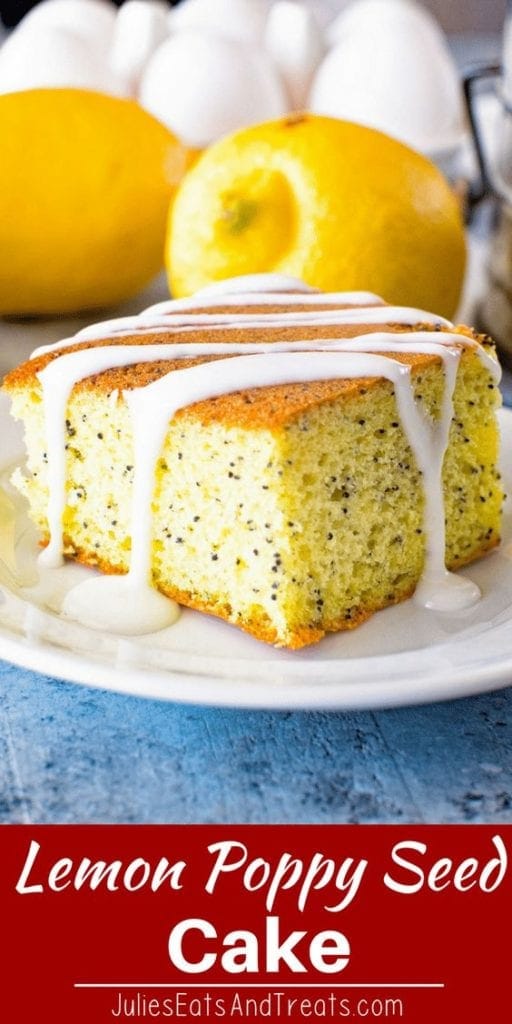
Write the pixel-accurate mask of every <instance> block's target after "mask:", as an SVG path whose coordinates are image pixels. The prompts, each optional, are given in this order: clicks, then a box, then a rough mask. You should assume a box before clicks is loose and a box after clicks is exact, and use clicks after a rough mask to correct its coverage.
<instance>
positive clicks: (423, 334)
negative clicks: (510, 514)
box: [4, 275, 503, 649]
mask: <svg viewBox="0 0 512 1024" xmlns="http://www.w3.org/2000/svg"><path fill="white" fill-rule="evenodd" d="M498 377H499V371H498V364H497V362H496V359H495V355H494V349H493V347H492V344H491V342H490V341H489V339H487V338H483V337H481V336H477V335H475V334H474V333H473V332H472V331H471V330H470V329H468V328H464V327H457V328H454V327H453V326H452V325H451V324H449V323H448V322H447V321H445V320H443V319H442V318H439V317H435V316H434V315H432V314H427V313H425V312H424V311H422V310H412V309H407V308H403V307H392V306H388V305H386V304H385V303H384V302H383V301H382V300H380V299H378V298H377V297H376V296H373V295H370V294H366V293H350V294H348V293H346V294H344V293H336V294H323V293H319V292H317V291H314V290H313V289H309V288H307V287H306V286H303V285H301V283H300V282H295V281H293V280H287V279H283V278H281V277H278V276H275V277H274V276H270V277H267V276H266V275H265V277H261V278H260V277H259V276H256V277H251V278H247V279H241V280H234V281H233V282H225V283H223V286H222V288H221V287H217V288H216V287H212V288H210V289H205V290H204V292H202V293H199V294H198V295H196V296H195V297H193V298H191V299H188V300H178V301H173V302H169V303H165V304H160V305H159V306H156V307H153V308H152V309H151V310H148V311H146V312H145V313H144V314H141V315H140V317H135V318H130V319H128V320H119V321H110V322H107V323H105V324H100V325H97V326H95V327H93V328H88V329H87V330H86V331H84V332H80V333H79V334H78V335H77V336H75V338H73V339H71V340H69V341H67V342H64V343H59V344H58V345H56V346H52V347H49V348H48V349H46V350H39V352H38V353H36V354H35V355H34V357H33V358H32V359H31V360H30V361H28V362H26V363H24V364H23V365H22V366H20V367H18V368H17V369H15V370H13V371H12V372H11V373H10V374H9V375H8V377H7V378H6V380H5V382H4V389H5V390H6V391H7V392H8V393H9V395H10V396H11V399H12V410H13V414H14V415H15V416H16V417H17V418H18V419H20V420H22V421H23V423H24V427H25V437H26V445H27V465H26V469H25V470H24V471H23V472H22V471H17V472H16V474H15V483H16V485H17V486H18V488H19V489H20V491H22V493H23V494H24V495H25V496H26V498H27V499H28V502H29V504H30V512H31V515H32V517H33V519H34V521H35V522H36V524H37V526H38V527H39V529H40V532H41V539H42V544H43V545H48V547H47V551H46V552H45V554H49V555H50V558H51V557H54V558H58V557H59V556H60V554H61V553H63V554H64V555H65V556H66V557H67V558H70V559H75V560H78V561H80V562H82V563H84V564H86V565H89V566H95V567H97V568H99V569H100V570H101V571H102V573H105V574H108V575H109V576H111V575H121V576H122V577H123V581H124V583H125V584H126V587H127V588H128V589H127V591H126V593H128V594H129V596H130V603H131V605H132V610H133V609H135V615H137V614H138V611H140V617H141V622H142V621H143V620H144V612H143V607H142V606H143V601H144V598H145V593H146V590H148V589H152V590H154V591H155V592H156V591H159V592H160V594H163V595H165V596H166V597H168V598H172V599H174V600H175V601H177V602H178V603H179V604H183V605H187V606H189V607H191V608H195V609H199V610H201V611H205V612H209V613H212V614H214V615H218V616H221V617H222V618H224V619H226V620H228V621H229V622H231V623H233V624H235V625H237V626H239V627H241V628H242V629H244V630H246V631H248V632H249V633H251V634H252V635H253V636H255V637H257V638H258V639H260V640H264V641H267V642H270V643H273V644H276V645H278V646H283V647H288V648H291V649H293V648H299V647H302V646H304V645H307V644H310V643H313V642H315V641H317V640H319V639H321V638H322V637H323V636H324V635H325V634H326V633H328V632H335V631H339V630H345V629H351V628H353V627H354V626H357V625H358V624H360V623H362V622H363V621H364V620H365V619H368V617H369V616H371V615H372V614H373V613H374V612H375V611H377V610H379V609H381V608H384V607H385V606H387V605H391V604H394V603H397V602H399V601H402V600H404V599H405V598H408V597H409V596H411V595H412V594H413V593H414V591H415V589H416V590H417V591H418V592H420V591H421V594H422V597H423V599H424V603H425V604H427V605H430V606H432V607H438V608H449V607H452V606H453V605H452V604H450V601H451V600H452V598H450V600H449V601H448V600H446V594H447V592H448V591H450V594H452V593H455V592H456V593H457V594H459V591H460V592H462V591H463V592H464V594H466V590H469V589H470V585H469V581H464V580H462V581H461V580H460V578H459V577H453V576H452V574H451V573H449V572H447V570H446V568H445V566H446V567H447V569H449V570H456V569H458V568H459V567H461V566H463V565H465V564H467V563H469V562H471V561H473V560H474V559H476V558H478V557H480V556H481V555H483V554H484V553H485V552H486V551H489V550H490V549H492V548H493V547H494V546H495V545H496V544H497V543H498V542H499V536H500V516H501V506H502V500H503V494H502V490H501V486H500V480H499V473H498V470H497V455H498V429H497V423H496V408H497V406H498V404H499V389H498V387H497V381H498ZM94 582H95V583H97V582H100V583H101V582H105V581H104V580H94ZM107 582H109V581H107ZM449 582H452V583H453V582H455V583H456V584H461V586H460V587H458V586H455V587H454V588H453V587H450V586H448V583H449ZM463 583H464V584H467V587H466V588H465V587H463V586H462V584H463ZM91 593H92V592H91ZM113 594H114V591H111V595H113ZM443 595H444V596H443ZM112 600H115V599H112ZM139 600H140V602H141V603H140V608H138V604H137V602H138V601H139ZM162 600H163V599H162ZM457 601H458V604H457ZM464 601H465V598H463V599H462V600H461V599H459V598H457V600H456V602H455V606H462V604H464ZM166 603H169V602H166ZM120 631H121V632H122V631H123V630H122V628H121V629H120ZM134 631H136V630H134ZM141 631H144V629H143V627H142V626H141Z"/></svg>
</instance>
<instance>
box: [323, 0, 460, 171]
mask: <svg viewBox="0 0 512 1024" xmlns="http://www.w3.org/2000/svg"><path fill="white" fill-rule="evenodd" d="M331 36H332V37H333V38H335V39H336V40H337V42H336V43H335V46H334V48H333V49H332V50H330V52H329V53H328V54H327V56H326V58H325V60H324V61H323V63H322V64H321V66H320V69H319V71H318V73H317V75H316V77H315V80H314V82H313V87H312V90H311V94H310V104H309V105H310V109H311V110H313V111H315V112H316V113H320V114H328V115H331V116H334V117H340V118H345V119H347V120H349V121H357V122H358V123H360V124H365V125H368V126H369V127H372V128H378V129H380V130H381V131H384V132H386V133H387V134H389V135H392V136H394V137H395V138H397V139H399V140H400V141H402V142H405V143H407V144H408V145H410V146H412V147H413V148H415V149H419V150H421V151H422V152H424V153H427V154H428V155H430V156H436V155H438V154H441V153H443V152H446V151H447V150H449V149H453V148H454V147H456V146H457V144H458V143H459V142H460V139H461V137H462V134H463V131H464V112H463V103H462V95H461V88H460V82H459V78H458V74H457V69H456V67H455V63H454V61H453V58H452V56H451V54H450V51H449V49H448V46H447V43H446V41H445V38H444V36H443V34H442V32H441V30H440V28H439V27H438V25H437V23H436V22H435V20H434V19H433V18H432V16H431V15H430V14H429V13H428V12H427V11H426V10H425V9H424V8H423V7H421V6H420V5H419V4H416V3H415V2H413V0H386V3H382V0H359V2H358V3H352V4H351V5H350V6H349V7H348V8H347V10H346V12H343V13H342V14H341V15H340V16H339V17H338V19H337V20H336V22H335V24H334V26H333V27H332V28H331Z"/></svg>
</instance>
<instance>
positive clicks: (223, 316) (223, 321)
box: [31, 293, 453, 359]
mask: <svg viewBox="0 0 512 1024" xmlns="http://www.w3.org/2000/svg"><path fill="white" fill-rule="evenodd" d="M361 294H362V293H361ZM153 309H154V310H156V309H157V307H156V306H155V307H153ZM150 314H151V311H150V310H146V311H145V312H144V313H141V314H140V315H139V316H137V317H122V318H118V319H117V320H105V321H104V322H103V323H100V324H94V325H93V326H92V327H86V328H84V329H83V330H82V331H79V332H78V334H77V335H75V337H74V338H66V339H64V340H63V341H58V342H56V343H55V344H53V345H43V346H41V347H40V348H37V349H35V350H34V352H33V353H32V356H31V358H32V359H34V358H36V357H37V356H40V355H45V354H46V353H47V352H56V351H59V350H60V349H63V348H68V347H69V346H70V345H73V344H77V343H80V342H86V341H100V340H101V341H105V340H108V339H115V338H117V337H120V338H122V337H125V336H126V335H134V336H135V335H137V334H148V333H151V334H159V333H160V334H174V333H179V334H181V333H184V332H186V331H197V330H201V329H203V330H205V331H208V333H210V332H211V331H221V330H222V331H226V330H240V328H241V327H243V328H244V329H245V330H258V329H260V328H264V329H265V330H276V331H277V330H282V327H283V313H276V312H275V311H274V312H271V313H267V314H262V313H261V312H259V313H256V314H251V313H246V312H233V313H211V312H210V313H206V312H203V311H201V312H190V313H188V314H186V313H179V312H174V311H172V310H171V311H169V312H167V313H165V312H163V313H161V314H160V315H158V316H157V315H156V313H155V314H154V315H153V314H151V315H150ZM379 323H397V324H404V325H411V326H413V325H414V324H421V323H433V324H438V325H439V326H443V327H445V328H449V327H453V324H451V323H450V322H449V320H444V319H443V318H442V317H434V316H433V315H432V314H430V313H427V312H426V310H423V309H412V308H409V307H407V306H382V307H380V306H379V307H377V308H375V307H370V308H368V307H366V306H358V307H357V308H355V309H351V308H348V309H336V310H335V311H333V310H329V309H327V310H316V311H313V312H309V311H308V312H287V313H286V326H287V327H335V326H338V327H339V326H351V325H352V326H353V325H356V324H379Z"/></svg>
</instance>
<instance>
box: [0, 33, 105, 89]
mask: <svg viewBox="0 0 512 1024" xmlns="http://www.w3.org/2000/svg"><path fill="white" fill-rule="evenodd" d="M57 87H60V88H68V87H69V88H76V89H92V90H94V91H95V92H106V93H111V94H113V95H118V96H119V95H123V88H122V86H121V84H120V82H119V81H118V80H117V79H116V78H115V76H114V74H113V72H112V71H110V70H109V68H108V67H107V66H106V63H105V62H104V61H103V60H101V59H99V58H98V57H97V56H96V54H95V53H94V51H93V50H92V48H91V46H90V45H88V44H87V43H86V42H85V40H84V39H81V38H80V37H79V36H76V35H75V34H74V33H73V32H68V31H67V30H66V29H57V28H50V27H48V28H43V27H40V28H38V29H37V31H36V30H34V31H32V30H30V29H28V28H25V29H24V30H23V31H18V30H16V31H15V32H13V33H12V35H10V36H9V37H8V39H7V40H6V41H5V43H4V45H3V46H2V48H1V49H0V93H6V92H19V91H21V90H24V89H42V88H57Z"/></svg>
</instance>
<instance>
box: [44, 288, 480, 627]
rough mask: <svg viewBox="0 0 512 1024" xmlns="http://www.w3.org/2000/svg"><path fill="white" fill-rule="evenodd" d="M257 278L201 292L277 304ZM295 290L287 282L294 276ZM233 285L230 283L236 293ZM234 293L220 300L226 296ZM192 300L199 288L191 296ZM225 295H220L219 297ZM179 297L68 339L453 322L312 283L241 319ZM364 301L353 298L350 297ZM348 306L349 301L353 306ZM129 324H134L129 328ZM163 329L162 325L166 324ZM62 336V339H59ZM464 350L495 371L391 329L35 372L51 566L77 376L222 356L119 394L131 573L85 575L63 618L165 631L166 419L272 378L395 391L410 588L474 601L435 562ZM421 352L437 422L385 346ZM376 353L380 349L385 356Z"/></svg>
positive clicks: (85, 355)
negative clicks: (406, 483)
mask: <svg viewBox="0 0 512 1024" xmlns="http://www.w3.org/2000/svg"><path fill="white" fill-rule="evenodd" d="M262 276H263V277H264V278H265V280H264V281H263V282H261V284H262V285H263V286H264V287H265V291H264V292H263V293H261V292H257V290H256V288H257V286H258V284H259V283H260V282H259V281H258V277H259V276H258V275H256V277H255V278H254V279H250V280H249V281H248V280H247V279H239V280H238V281H235V282H231V283H229V282H228V284H227V285H225V286H224V285H223V287H225V288H226V289H232V291H228V290H226V291H224V292H221V290H220V288H219V287H217V286H216V287H215V288H212V289H210V290H208V293H207V294H206V297H207V299H208V303H207V305H208V309H210V310H211V309H212V308H214V307H215V305H219V306H221V307H227V306H231V305H232V306H233V307H234V309H236V306H237V305H238V304H240V305H241V306H244V307H246V306H250V305H251V302H250V301H248V297H249V298H250V297H251V296H252V299H253V300H254V301H253V302H252V304H254V305H259V306H261V305H264V304H265V303H264V302H262V298H265V302H266V301H268V303H269V304H274V305H275V304H277V303H276V294H277V293H278V292H280V291H281V288H282V287H284V284H283V283H282V282H281V281H276V282H275V289H274V290H273V291H272V288H271V287H270V285H271V284H272V282H270V284H269V282H268V280H267V279H266V275H262ZM285 283H286V287H290V283H289V280H288V279H285ZM293 286H294V288H295V287H296V286H297V282H294V284H293ZM239 289H240V290H239ZM235 294H236V296H237V297H236V298H234V299H230V298H229V297H230V296H231V295H235ZM199 298H201V296H199ZM228 299H229V301H227V300H228ZM297 299H298V301H300V302H301V303H303V304H304V302H305V299H310V300H311V304H312V305H315V304H320V303H322V304H324V305H328V306H329V305H331V304H332V305H334V304H335V303H336V302H337V303H338V304H342V305H343V306H344V307H348V308H343V309H336V310H332V311H331V310H329V309H327V310H316V311H315V310H312V311H311V312H303V311H302V312H298V311H296V312H294V311H293V309H292V310H290V308H289V307H290V306H292V307H293V304H294V301H295V300H297ZM184 302H186V303H188V306H189V308H190V310H193V309H194V307H195V308H197V307H198V306H199V308H200V309H201V310H203V309H204V308H205V307H204V303H203V300H202V298H201V301H200V302H198V297H195V298H194V299H192V300H180V302H178V303H176V302H170V303H164V304H160V305H159V306H157V307H153V309H152V310H149V311H146V313H143V314H141V316H140V317H136V318H128V319H124V320H119V321H110V322H107V323H106V324H104V325H99V326H98V325H96V326H94V327H92V328H88V329H87V330H86V331H82V332H80V333H79V334H78V335H77V336H76V338H75V339H73V342H67V344H68V345H69V344H71V343H75V344H76V343H77V342H79V341H86V340H88V339H89V338H92V339H97V338H98V337H99V338H101V339H105V338H106V337H111V338H112V339H114V338H117V337H119V336H121V337H122V336H123V335H126V334H127V333H130V334H134V333H142V334H144V333H153V331H154V330H155V324H157V325H158V329H161V330H165V331H166V332H169V333H173V332H174V331H177V332H179V333H180V335H182V334H183V335H185V336H186V333H187V331H191V330H196V331H197V330H198V328H199V329H200V328H205V329H206V331H207V333H208V336H209V335H210V332H211V331H212V330H213V331H215V330H222V331H226V330H229V329H236V328H237V329H238V330H240V328H241V327H243V328H249V327H264V328H265V329H267V328H268V327H269V326H271V327H272V328H274V327H275V328H276V329H278V328H282V327H283V324H285V325H287V326H295V327H299V326H303V327H307V326H311V325H313V324H315V325H317V324H320V325H322V326H325V327H329V326H333V325H340V324H347V325H352V324H361V325H363V326H364V325H365V324H378V323H388V324H389V323H403V324H411V325H413V324H415V323H417V324H421V323H423V322H431V323H436V324H443V325H446V326H451V325H449V324H448V321H445V320H443V319H442V318H436V317H433V316H432V315H431V314H428V313H426V312H425V311H423V310H413V309H408V308H404V307H390V306H384V305H383V304H382V305H381V304H380V303H381V300H380V299H378V298H377V297H376V296H371V295H369V294H368V293H350V294H344V293H340V294H338V293H336V295H335V297H333V296H325V295H322V294H321V293H314V292H310V291H306V292H300V293H299V292H297V293H294V294H293V295H290V294H288V293H287V294H286V295H285V297H284V298H283V302H285V303H286V306H287V307H288V309H287V310H283V312H281V313H279V314H277V313H276V312H275V311H274V312H273V313H269V314H267V315H262V314H261V312H259V313H257V314H255V315H251V313H250V312H249V313H247V310H245V309H244V310H243V311H238V312H233V314H225V313H222V314H221V313H215V312H208V313H203V312H201V313H190V314H189V315H186V314H183V312H182V311H183V310H184V309H186V308H187V306H186V305H184V304H183V303H184ZM358 302H359V303H361V302H363V303H373V304H370V305H366V306H364V305H363V306H361V305H359V306H357V303H358ZM351 307H353V308H351ZM134 323H136V324H137V327H136V328H134V327H133V324H134ZM164 325H165V326H164ZM62 344H66V343H62ZM464 347H467V348H473V349H475V351H476V352H477V353H478V356H479V358H480V359H481V360H482V362H483V364H484V365H485V367H486V369H487V370H488V372H489V373H490V374H491V375H492V377H493V378H494V379H495V380H497V379H499V373H500V371H499V366H498V364H497V363H496V361H495V360H493V359H492V358H491V357H490V356H489V355H488V354H487V353H486V352H485V351H484V350H483V349H482V348H481V347H480V346H479V345H477V343H476V342H475V341H474V340H473V339H471V338H466V337H464V336H462V335H459V334H452V333H448V332H447V331H444V332H442V333H441V332H439V331H414V332H403V333H396V332H395V333H393V332H390V331H384V332H371V333H363V334H360V335H358V336H357V337H355V338H350V339H347V338H338V339H336V338H335V339H333V338H329V337H326V338H320V339H305V340H300V341H290V342H287V343H286V342H279V341H277V342H275V343H273V342H260V343H248V344H239V343H229V342H216V341H215V340H213V341H204V342H198V341H195V342H190V343H189V342H186V341H179V342H178V343H177V344H175V345H172V344H165V343H164V344H146V345H137V344H132V343H131V344H128V345H110V346H109V345H106V346H102V347H96V348H95V347H92V348H86V349H81V350H79V351H77V352H71V353H65V352H64V353H63V354H62V355H60V356H57V357H56V358H55V359H54V360H53V361H52V362H51V363H50V364H49V365H48V366H47V367H46V368H45V369H44V370H42V371H41V372H40V373H39V374H38V377H39V379H40V381H41V384H42V388H43V400H44V409H45V424H46V434H47V450H48V463H49V465H48V482H49V490H50V501H49V507H48V521H49V529H50V543H49V545H48V547H47V548H46V550H45V551H44V552H43V553H42V555H41V556H40V557H41V560H42V561H43V563H44V564H45V565H49V566H58V565H59V564H61V562H62V548H63V537H62V518H63V513H64V509H65V505H66V457H65V437H64V427H65V419H66V408H67V404H68V401H69V397H70V395H71V392H72V390H73V387H74V386H75V384H77V383H78V382H79V381H80V380H82V379H84V378H86V377H89V376H92V375H94V374H97V373H100V372H102V371H104V370H107V369H113V368H115V367H120V366H128V365H135V364H137V363H144V362H153V361H154V360H156V359H158V360H179V359H184V358H190V357H193V356H204V355H208V356H212V355H214V356H223V357H226V358H222V359H219V360H217V361H215V362H209V363H207V364H204V363H203V364H199V365H196V366H192V367H188V368H185V369H176V370H174V371H173V372H171V373H168V374H165V375H164V376H163V377H161V378H159V379H158V380H156V381H154V382H152V383H150V384H148V385H146V386H144V387H139V388H135V389H134V390H133V391H127V392H124V399H125V401H126V402H127V404H128V407H129V410H130V416H131V419H132V424H133V438H134V466H135V475H134V483H133V498H132V528H131V536H132V551H131V562H130V569H129V572H128V574H127V575H126V576H121V577H100V578H93V579H90V580H87V581H86V582H85V583H82V584H80V585H79V586H78V587H76V588H74V589H73V590H72V591H71V592H70V594H69V595H68V597H67V599H66V602H65V605H64V611H65V612H66V613H67V614H68V615H70V616H71V617H74V618H78V619H80V621H85V622H86V624H88V625H92V626H95V627H100V628H101V627H102V628H109V629H111V630H115V631H117V632H121V633H125V634H129V633H145V632H149V631H153V630H156V629H160V628H163V627H164V626H166V625H169V624H170V623H171V622H172V621H174V619H175V617H176V614H177V607H176V606H175V605H174V603H173V602H171V601H169V600H167V599H166V598H164V597H162V595H160V594H159V593H158V592H157V591H156V590H155V589H154V588H153V587H152V578H151V563H152V516H151V504H152V499H153V492H154V485H155V476H156V466H157V461H158V458H159V456H160V453H161V450H162V447H163V444H164V441H165V437H166V434H167V430H168V426H169V422H170V420H172V418H173V417H174V415H175V414H176V412H177V411H178V410H179V409H181V408H184V407H186V406H188V405H191V404H193V403H194V402H198V401H202V400H204V399H210V398H213V397H215V396H218V395H223V394H229V393H233V392H236V391H240V390H242V389H244V388H247V387H251V388H255V387H266V386H269V385H275V384H292V383H296V382H307V381H324V380H333V379H341V378H345V379H354V378H361V377H382V378H385V379H387V380H389V381H390V382H391V383H392V384H393V387H394V392H395V397H396V402H397V406H398V411H399V415H400V419H401V423H402V427H403V430H404V433H405V435H406V437H407V440H408V442H409V444H410V447H411V449H412V452H413V454H414V458H415V461H416V464H417V466H418V468H419V470H420V471H421V473H422V478H423V485H424V495H425V515H424V522H425V533H426V548H425V563H424V570H423V574H422V578H421V580H420V582H419V584H418V587H417V590H416V599H417V600H418V601H419V602H420V603H422V604H423V605H424V606H425V607H428V608H433V609H437V610H442V611H449V610H457V609H459V608H463V607H467V606H469V605H471V604H473V603H474V601H475V600H476V599H477V598H478V596H479V592H478V588H476V587H475V586H474V584H472V583H470V582H469V581H467V580H465V579H464V578H462V577H458V576H455V575H454V574H452V573H449V572H448V571H447V570H446V567H445V561H444V559H445V525H444V500H443V488H442V468H443V461H444V455H445V451H446V447H447V445H448V440H449V432H450V425H451V421H452V418H453V402H452V400H453V392H454V388H455V383H456V377H457V368H458V364H459V360H460V356H461V351H462V349H463V348H464ZM400 352H401V353H415V352H424V353H426V354H431V355H435V356H437V357H439V358H440V359H441V360H442V362H443V367H444V376H445V386H444V393H443V401H442V409H441V414H440V417H439V419H438V421H436V422H435V423H433V422H432V420H431V419H430V418H429V416H428V415H427V414H426V413H425V412H423V410H422V409H421V407H420V406H419V405H418V404H417V403H416V402H415V399H414V392H413V386H412V381H411V372H410V366H409V365H407V364H404V363H401V362H399V361H398V360H397V359H393V358H392V354H393V353H400ZM384 353H385V354H384Z"/></svg>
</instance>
